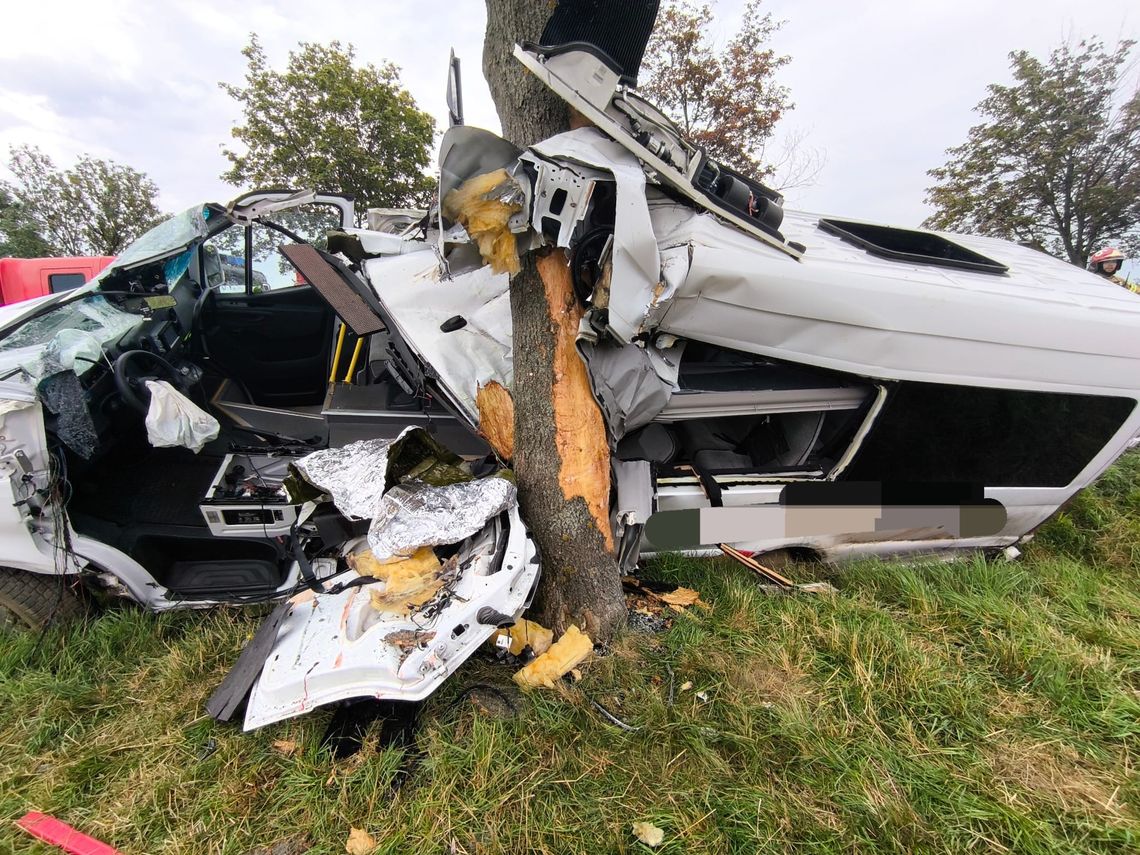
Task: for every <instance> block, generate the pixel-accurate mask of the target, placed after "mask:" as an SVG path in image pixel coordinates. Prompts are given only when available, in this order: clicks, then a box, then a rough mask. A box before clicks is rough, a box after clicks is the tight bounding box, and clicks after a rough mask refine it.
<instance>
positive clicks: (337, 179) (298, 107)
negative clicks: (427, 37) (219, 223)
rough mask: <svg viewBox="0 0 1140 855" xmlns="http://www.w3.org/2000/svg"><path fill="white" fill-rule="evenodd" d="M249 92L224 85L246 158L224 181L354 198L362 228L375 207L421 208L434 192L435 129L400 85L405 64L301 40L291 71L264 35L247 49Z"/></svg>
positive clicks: (235, 154) (239, 154)
mask: <svg viewBox="0 0 1140 855" xmlns="http://www.w3.org/2000/svg"><path fill="white" fill-rule="evenodd" d="M242 54H243V55H244V56H245V58H246V60H247V61H248V68H247V70H246V75H245V85H244V86H239V85H234V84H230V83H221V84H219V85H220V86H221V87H222V89H223V90H225V92H226V93H227V94H228V95H230V97H232V98H233V99H234V100H236V101H237V102H238V104H240V105H241V109H242V116H243V120H244V123H243V124H241V125H238V126H236V127H235V128H234V129H233V136H234V138H235V139H236V140H237V141H238V142H239V143H241V144H242V148H243V149H244V150H242V151H234V150H230V149H225V155H226V157H227V158H228V159H229V161H230V163H231V164H232V165H231V167H230V169H229V170H227V171H226V172H225V173H224V174H223V175H222V179H223V180H225V181H228V182H230V183H231V184H235V185H244V186H249V187H251V188H252V187H283V186H284V187H292V188H296V189H316V190H324V191H326V192H335V193H346V194H349V195H351V196H354V197H355V198H356V202H357V212H358V214H357V216H358V220H359V221H360V222H363V220H364V217H365V216H366V210H367V209H368V208H370V207H380V208H400V207H411V206H417V205H418V204H420V203H422V202H423V200H424V198H425V196H426V195H427V193H428V192H429V191H430V189H431V188H432V187H433V186H434V182H433V181H432V179H431V178H430V177H429V176H427V175H426V174H425V173H424V170H425V169H426V168H427V166H428V163H429V159H430V149H431V146H432V142H433V140H434V135H435V122H434V120H433V119H432V117H431V116H429V115H428V114H427V113H425V112H423V111H422V110H420V109H419V108H418V107H417V106H416V102H415V100H414V99H413V98H412V96H411V95H410V94H409V93H408V92H407V90H405V89H404V88H403V87H402V86H401V85H400V74H399V70H398V69H397V68H396V66H394V65H392V64H390V63H387V64H385V65H382V66H380V67H379V68H377V67H376V66H374V65H371V64H368V65H365V66H364V67H357V66H355V65H354V64H353V59H354V57H355V52H354V50H353V48H352V46H351V45H349V46H348V47H342V46H341V44H340V42H336V41H334V42H331V43H329V44H327V45H320V44H314V43H310V42H302V43H301V44H300V45H298V49H297V50H296V51H290V53H289V61H288V64H287V66H286V68H285V70H284V71H276V70H274V69H272V68H270V67H269V64H268V60H267V58H266V55H265V51H264V50H263V49H262V47H261V44H260V43H259V42H258V40H257V37H256V36H250V41H249V44H248V45H247V46H246V47H245V49H244V50H243V51H242Z"/></svg>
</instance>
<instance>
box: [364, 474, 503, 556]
mask: <svg viewBox="0 0 1140 855" xmlns="http://www.w3.org/2000/svg"><path fill="white" fill-rule="evenodd" d="M515 495H516V490H515V485H514V484H512V483H511V482H510V481H508V480H507V479H506V478H496V477H492V478H484V479H483V480H481V481H468V482H467V483H464V484H450V485H448V486H446V487H430V486H427V485H420V484H415V483H409V484H401V485H399V486H396V487H393V488H392V489H391V490H389V491H388V492H387V493H385V494H384V498H383V499H381V501H380V504H379V506H378V507H377V509H376V515H375V517H374V518H373V520H372V525H371V527H369V529H368V545H369V546H371V547H372V552H373V554H375V556H376V557H377V558H378V559H380V560H381V561H383V560H385V559H386V558H391V557H392V556H394V555H408V554H411V553H413V552H415V551H416V550H417V549H419V548H420V547H422V546H434V545H439V544H444V543H458V542H459V541H461V540H463V539H464V538H465V537H470V536H471V535H473V534H475V533H476V532H477V531H479V529H481V528H482V527H483V526H484V525H486V523H487V520H489V519H493V518H494V517H496V516H498V515H499V514H500V513H502V512H503V511H505V510H506V509H507V508H509V507H511V506H512V505H513V504H514V503H515Z"/></svg>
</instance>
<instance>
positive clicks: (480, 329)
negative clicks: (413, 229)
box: [364, 253, 514, 424]
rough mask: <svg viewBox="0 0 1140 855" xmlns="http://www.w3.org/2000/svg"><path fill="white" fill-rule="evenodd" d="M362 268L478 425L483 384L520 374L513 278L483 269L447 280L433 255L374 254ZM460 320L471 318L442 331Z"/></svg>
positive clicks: (401, 329)
mask: <svg viewBox="0 0 1140 855" xmlns="http://www.w3.org/2000/svg"><path fill="white" fill-rule="evenodd" d="M364 272H365V274H366V275H367V277H368V280H369V282H370V283H371V285H372V288H373V289H374V290H375V292H376V294H377V296H378V297H379V298H380V300H381V302H382V303H383V304H384V307H385V308H386V309H387V310H388V312H389V313H390V314H391V317H392V322H393V324H394V325H395V326H396V332H397V333H398V334H399V336H400V337H401V338H402V339H403V341H404V342H405V343H406V344H407V345H408V347H410V348H411V349H412V351H414V352H415V353H416V355H417V356H418V357H419V358H420V359H421V360H423V362H425V363H426V364H428V365H430V366H431V367H432V368H433V369H434V371H435V373H436V376H437V377H438V379H439V383H440V384H441V385H442V386H443V387H445V388H446V390H447V391H448V392H449V393H450V394H451V396H452V398H453V401H454V403H455V404H456V406H457V407H458V408H459V410H460V411H461V413H462V414H463V415H465V416H466V417H467V419H468V421H469V422H470V423H471V424H477V423H478V407H477V405H476V403H475V398H476V396H477V395H478V393H479V387H480V386H482V385H484V384H486V383H488V382H490V381H492V380H493V381H495V382H497V383H499V384H500V385H501V386H503V387H505V388H507V389H509V388H510V387H511V381H512V379H513V376H514V372H513V367H512V361H511V340H512V336H511V331H512V326H511V301H510V293H509V291H508V286H509V279H508V277H507V276H506V275H505V274H495V273H492V272H491V269H490V268H489V267H486V266H481V267H478V268H476V269H475V270H473V271H471V272H470V273H465V274H462V275H460V276H455V277H452V278H451V279H448V280H444V279H443V278H442V277H441V276H440V270H439V264H438V261H437V259H436V257H435V255H434V253H432V254H426V253H414V254H411V255H403V256H398V257H392V258H377V259H372V260H370V261H367V262H365V264H364ZM456 317H460V318H462V319H463V320H464V321H465V322H466V323H465V324H464V325H463V326H462V327H459V328H457V329H451V327H447V328H448V329H451V331H450V332H445V331H444V330H443V329H441V327H444V326H445V322H447V321H449V320H451V319H453V318H456Z"/></svg>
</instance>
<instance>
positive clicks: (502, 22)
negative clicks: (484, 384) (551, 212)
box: [483, 0, 626, 642]
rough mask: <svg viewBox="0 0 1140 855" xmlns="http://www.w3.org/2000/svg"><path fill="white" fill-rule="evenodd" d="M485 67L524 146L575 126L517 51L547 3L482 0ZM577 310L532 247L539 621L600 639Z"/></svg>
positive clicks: (528, 399) (528, 296)
mask: <svg viewBox="0 0 1140 855" xmlns="http://www.w3.org/2000/svg"><path fill="white" fill-rule="evenodd" d="M486 2H487V32H486V38H485V41H484V45H483V73H484V75H485V76H486V78H487V82H488V84H489V85H490V88H491V96H492V98H493V99H494V101H495V107H496V109H497V110H498V113H499V119H500V120H501V122H502V126H503V136H504V137H505V138H506V139H507V140H509V141H510V142H512V143H514V144H515V145H517V146H520V147H526V146H528V145H532V144H534V143H535V142H538V141H539V140H542V139H545V138H547V137H550V136H553V135H554V134H557V133H560V132H562V131H565V130H568V129H569V127H570V116H569V108H568V107H567V105H566V104H565V102H563V101H562V100H561V99H559V98H558V97H557V96H555V95H554V93H552V92H550V91H549V90H548V89H547V88H546V87H545V86H543V85H542V83H540V82H539V81H538V79H537V78H535V77H534V76H533V75H531V74H530V73H529V72H528V71H527V70H526V69H525V68H524V67H523V66H522V64H521V63H519V62H518V60H516V59H515V58H514V56H513V55H512V51H513V49H514V45H515V43H516V42H522V41H537V40H538V38H539V36H540V35H541V33H542V28H543V25H544V24H545V22H546V19H547V18H548V17H549V15H550V12H551V10H552V9H553V7H554V3H553V2H548V0H486ZM580 317H581V307H580V306H579V305H578V302H577V299H576V298H575V296H574V290H573V287H572V284H571V281H570V275H569V271H568V268H567V262H566V256H565V254H564V253H563V252H562V251H561V250H553V251H551V250H546V251H540V252H539V253H529V254H528V255H526V256H524V257H523V259H522V270H521V271H520V272H519V273H518V274H516V275H515V277H514V278H513V279H512V280H511V319H512V321H513V324H514V348H513V351H514V387H513V389H512V390H511V392H512V397H513V401H514V425H515V430H514V437H513V440H514V441H513V446H514V466H515V472H516V474H517V476H518V484H519V501H520V504H521V507H522V512H523V515H524V517H525V518H526V521H527V524H528V525H529V526H530V529H531V532H532V533H533V535H534V538H535V541H536V542H537V544H538V548H539V551H540V555H541V559H542V570H543V576H542V584H541V587H540V589H539V593H538V598H537V600H536V603H535V611H536V612H537V617H538V619H539V620H540V621H542V622H543V623H545V624H546V625H547V626H549V627H551V628H552V629H554V630H555V632H556V633H558V634H561V633H562V632H564V631H565V629H566V627H568V626H570V625H571V624H576V625H577V626H578V627H580V628H581V629H582V630H584V631H585V632H586V633H587V634H588V635H589V636H590V638H592V639H593V640H594V641H595V642H603V641H607V640H609V638H610V637H611V636H612V635H613V633H614V632H615V631H616V630H617V629H619V628H620V627H622V626H623V625H624V623H625V616H626V610H625V598H624V596H623V594H622V589H621V578H620V573H619V570H618V567H617V562H616V560H615V558H614V549H613V535H612V532H611V529H610V523H609V498H610V463H609V446H608V444H607V440H606V431H605V423H604V421H603V419H602V414H601V411H600V410H599V409H598V406H597V403H596V402H595V401H594V398H593V396H592V393H591V391H590V386H589V380H588V378H587V375H586V370H585V366H584V365H583V363H582V360H581V357H579V355H578V352H577V350H576V349H575V347H574V338H575V335H576V334H577V330H578V320H579V318H580Z"/></svg>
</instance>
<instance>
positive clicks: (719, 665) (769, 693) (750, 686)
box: [705, 650, 812, 705]
mask: <svg viewBox="0 0 1140 855" xmlns="http://www.w3.org/2000/svg"><path fill="white" fill-rule="evenodd" d="M705 664H706V666H707V667H709V668H711V669H712V670H714V671H718V672H720V673H721V674H722V675H723V678H724V682H725V688H726V689H727V690H728V692H729V693H730V694H731V695H732V697H733V698H734V700H736V701H737V702H738V703H758V704H761V705H763V704H781V705H787V704H790V703H791V702H793V701H795V700H806V699H807V698H809V697H810V696H811V693H812V687H811V683H810V682H809V680H808V678H807V675H806V674H804V672H803V671H801V670H800V668H799V667H798V666H797V665H796V664H795V663H794V662H792V661H791V660H790V659H788V658H786V657H781V656H779V654H778V653H777V655H776V657H775V658H769V657H766V656H762V655H756V654H752V655H750V654H747V653H736V652H732V651H725V650H714V651H708V652H706V655H705Z"/></svg>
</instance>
